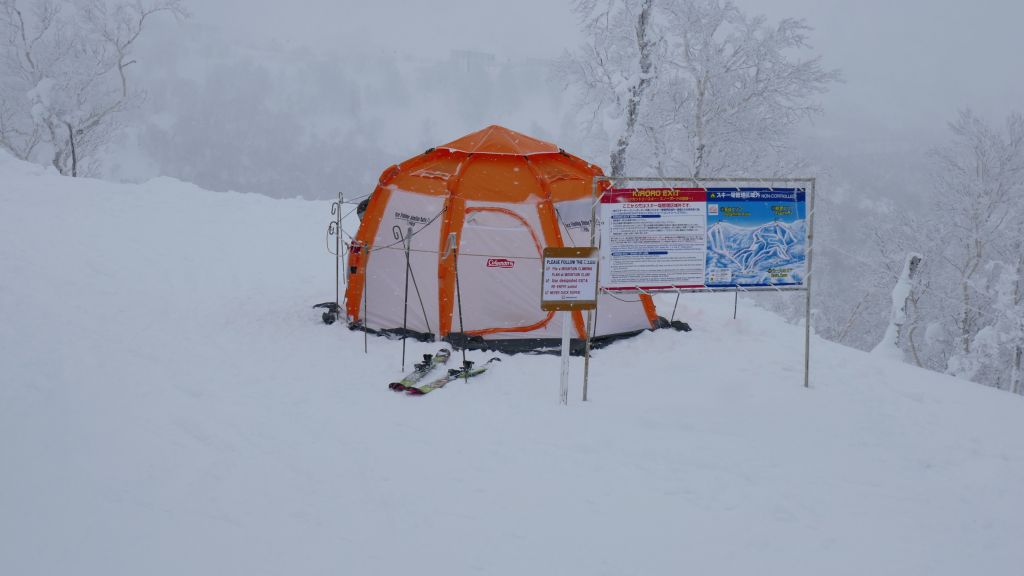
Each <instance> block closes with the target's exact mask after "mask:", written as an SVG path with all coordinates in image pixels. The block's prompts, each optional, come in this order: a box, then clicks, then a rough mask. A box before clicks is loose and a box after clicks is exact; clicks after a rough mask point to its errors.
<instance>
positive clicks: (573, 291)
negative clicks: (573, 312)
mask: <svg viewBox="0 0 1024 576" xmlns="http://www.w3.org/2000/svg"><path fill="white" fill-rule="evenodd" d="M560 252H561V253H560ZM566 253H573V254H575V255H573V256H567V255H566ZM597 262H598V257H597V253H596V250H594V249H590V248H582V249H581V248H561V249H559V248H554V249H552V248H548V249H545V253H544V278H543V287H542V293H541V304H542V306H543V307H545V308H546V309H551V310H553V309H559V306H558V305H559V303H565V304H568V305H569V306H570V308H572V309H584V308H585V307H587V306H586V304H589V303H592V302H594V301H595V300H596V298H597ZM573 304H577V305H573Z"/></svg>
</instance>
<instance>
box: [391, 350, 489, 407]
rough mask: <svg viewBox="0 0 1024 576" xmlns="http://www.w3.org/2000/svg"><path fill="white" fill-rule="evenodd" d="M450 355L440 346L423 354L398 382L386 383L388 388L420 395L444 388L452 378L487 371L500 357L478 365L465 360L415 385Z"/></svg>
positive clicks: (466, 376)
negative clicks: (419, 360) (442, 373)
mask: <svg viewBox="0 0 1024 576" xmlns="http://www.w3.org/2000/svg"><path fill="white" fill-rule="evenodd" d="M451 355H452V353H451V351H450V350H448V349H446V348H442V349H441V350H439V351H438V353H437V354H424V355H423V361H422V362H418V363H416V364H414V365H413V371H412V372H410V373H409V374H408V375H406V376H405V377H404V378H402V379H401V380H399V381H398V382H392V383H391V384H388V388H390V389H392V390H394V391H395V392H405V393H406V394H408V395H410V396H422V395H424V394H429V393H430V392H433V391H434V390H437V389H438V388H444V386H445V385H446V384H448V383H449V382H452V381H454V380H458V379H460V378H472V377H474V376H479V375H481V374H483V373H484V372H486V371H487V369H488V368H489V367H490V365H491V363H492V362H495V361H497V362H501V358H491V359H490V360H488V361H487V362H485V363H483V364H482V365H480V366H474V365H473V362H471V361H469V360H466V361H465V362H464V363H463V365H462V367H461V368H449V369H448V373H447V374H445V375H444V376H441V377H440V378H438V379H436V380H433V381H431V382H430V383H428V384H424V385H422V386H416V384H417V383H418V382H419V381H420V380H423V379H424V378H426V376H427V375H428V374H430V373H431V372H432V371H433V370H434V368H436V367H438V366H443V365H444V364H447V363H448V359H449V358H451Z"/></svg>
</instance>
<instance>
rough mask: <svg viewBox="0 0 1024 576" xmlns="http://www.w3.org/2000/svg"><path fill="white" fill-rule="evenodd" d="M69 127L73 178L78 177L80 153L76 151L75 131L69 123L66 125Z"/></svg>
mask: <svg viewBox="0 0 1024 576" xmlns="http://www.w3.org/2000/svg"><path fill="white" fill-rule="evenodd" d="M64 124H65V126H67V127H68V144H69V145H70V146H71V177H72V178H77V177H78V153H77V152H76V151H75V131H74V129H72V128H71V124H70V123H69V122H65V123H64Z"/></svg>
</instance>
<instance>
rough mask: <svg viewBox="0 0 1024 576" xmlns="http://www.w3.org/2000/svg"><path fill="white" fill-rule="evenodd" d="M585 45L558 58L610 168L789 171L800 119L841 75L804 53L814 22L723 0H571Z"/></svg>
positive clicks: (688, 172)
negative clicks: (772, 19) (750, 10)
mask: <svg viewBox="0 0 1024 576" xmlns="http://www.w3.org/2000/svg"><path fill="white" fill-rule="evenodd" d="M576 6H577V10H578V11H579V12H580V14H581V15H582V16H583V18H582V22H583V29H584V32H585V34H586V36H587V38H588V40H587V42H586V44H585V45H584V46H583V47H582V48H581V49H580V50H578V51H576V52H575V53H573V54H571V55H570V56H568V57H567V58H566V59H565V60H563V62H562V63H561V66H560V68H559V69H560V71H561V73H562V75H563V76H564V78H565V79H566V80H567V81H568V82H569V83H570V85H572V86H574V87H575V88H576V89H577V91H578V93H579V95H580V96H579V110H580V113H581V114H582V115H583V118H584V128H585V129H587V130H590V131H594V130H598V131H603V133H604V134H605V136H606V138H609V139H612V140H614V141H615V144H614V145H613V146H612V147H611V150H610V164H611V168H612V173H613V174H622V173H624V172H625V170H626V166H627V165H628V166H629V168H630V170H631V171H632V172H634V173H648V174H652V175H653V174H659V175H670V174H674V175H686V176H690V175H692V176H709V175H711V176H714V175H725V174H726V173H733V174H743V173H747V174H753V173H761V174H765V173H769V174H784V173H785V172H787V171H788V170H787V164H786V161H785V160H786V154H785V152H786V150H787V143H788V141H789V139H790V138H791V136H792V130H793V129H794V128H795V126H796V125H797V124H798V122H799V121H800V120H802V119H804V118H807V117H809V116H812V115H813V114H815V113H816V112H818V111H819V107H818V105H817V103H816V101H815V97H816V96H817V95H818V94H820V93H822V92H824V91H825V90H827V89H828V86H829V85H830V84H831V83H832V82H834V81H836V80H838V79H839V74H838V72H837V71H833V70H827V69H825V68H823V67H822V65H821V62H820V58H818V57H812V56H807V57H801V54H802V53H806V51H807V49H808V44H807V34H808V33H809V31H810V28H809V27H808V26H807V25H806V24H805V23H804V22H802V21H800V20H793V19H785V20H782V21H781V22H779V23H778V24H776V25H769V24H768V23H767V21H766V20H765V18H764V17H762V16H748V15H746V14H744V13H743V12H742V11H740V10H739V8H737V7H736V6H735V5H733V4H732V3H731V2H727V1H725V2H723V1H722V0H646V1H644V2H639V1H637V0H606V1H599V0H589V1H578V2H577V5H576Z"/></svg>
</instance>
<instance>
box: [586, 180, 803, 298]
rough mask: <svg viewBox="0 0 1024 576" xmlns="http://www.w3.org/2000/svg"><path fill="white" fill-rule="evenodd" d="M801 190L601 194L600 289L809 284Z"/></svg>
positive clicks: (636, 190) (647, 190)
mask: <svg viewBox="0 0 1024 576" xmlns="http://www.w3.org/2000/svg"><path fill="white" fill-rule="evenodd" d="M805 198H806V193H805V191H804V190H803V189H801V188H620V189H612V190H609V191H608V192H606V193H605V194H604V195H603V196H602V197H601V288H602V289H605V290H612V291H614V290H685V289H702V288H728V287H733V286H737V287H738V286H743V287H752V288H757V287H769V286H803V284H804V278H805V276H806V274H805V264H806V254H807V250H806V246H807V226H806V216H805V214H806V212H805V209H804V204H805Z"/></svg>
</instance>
